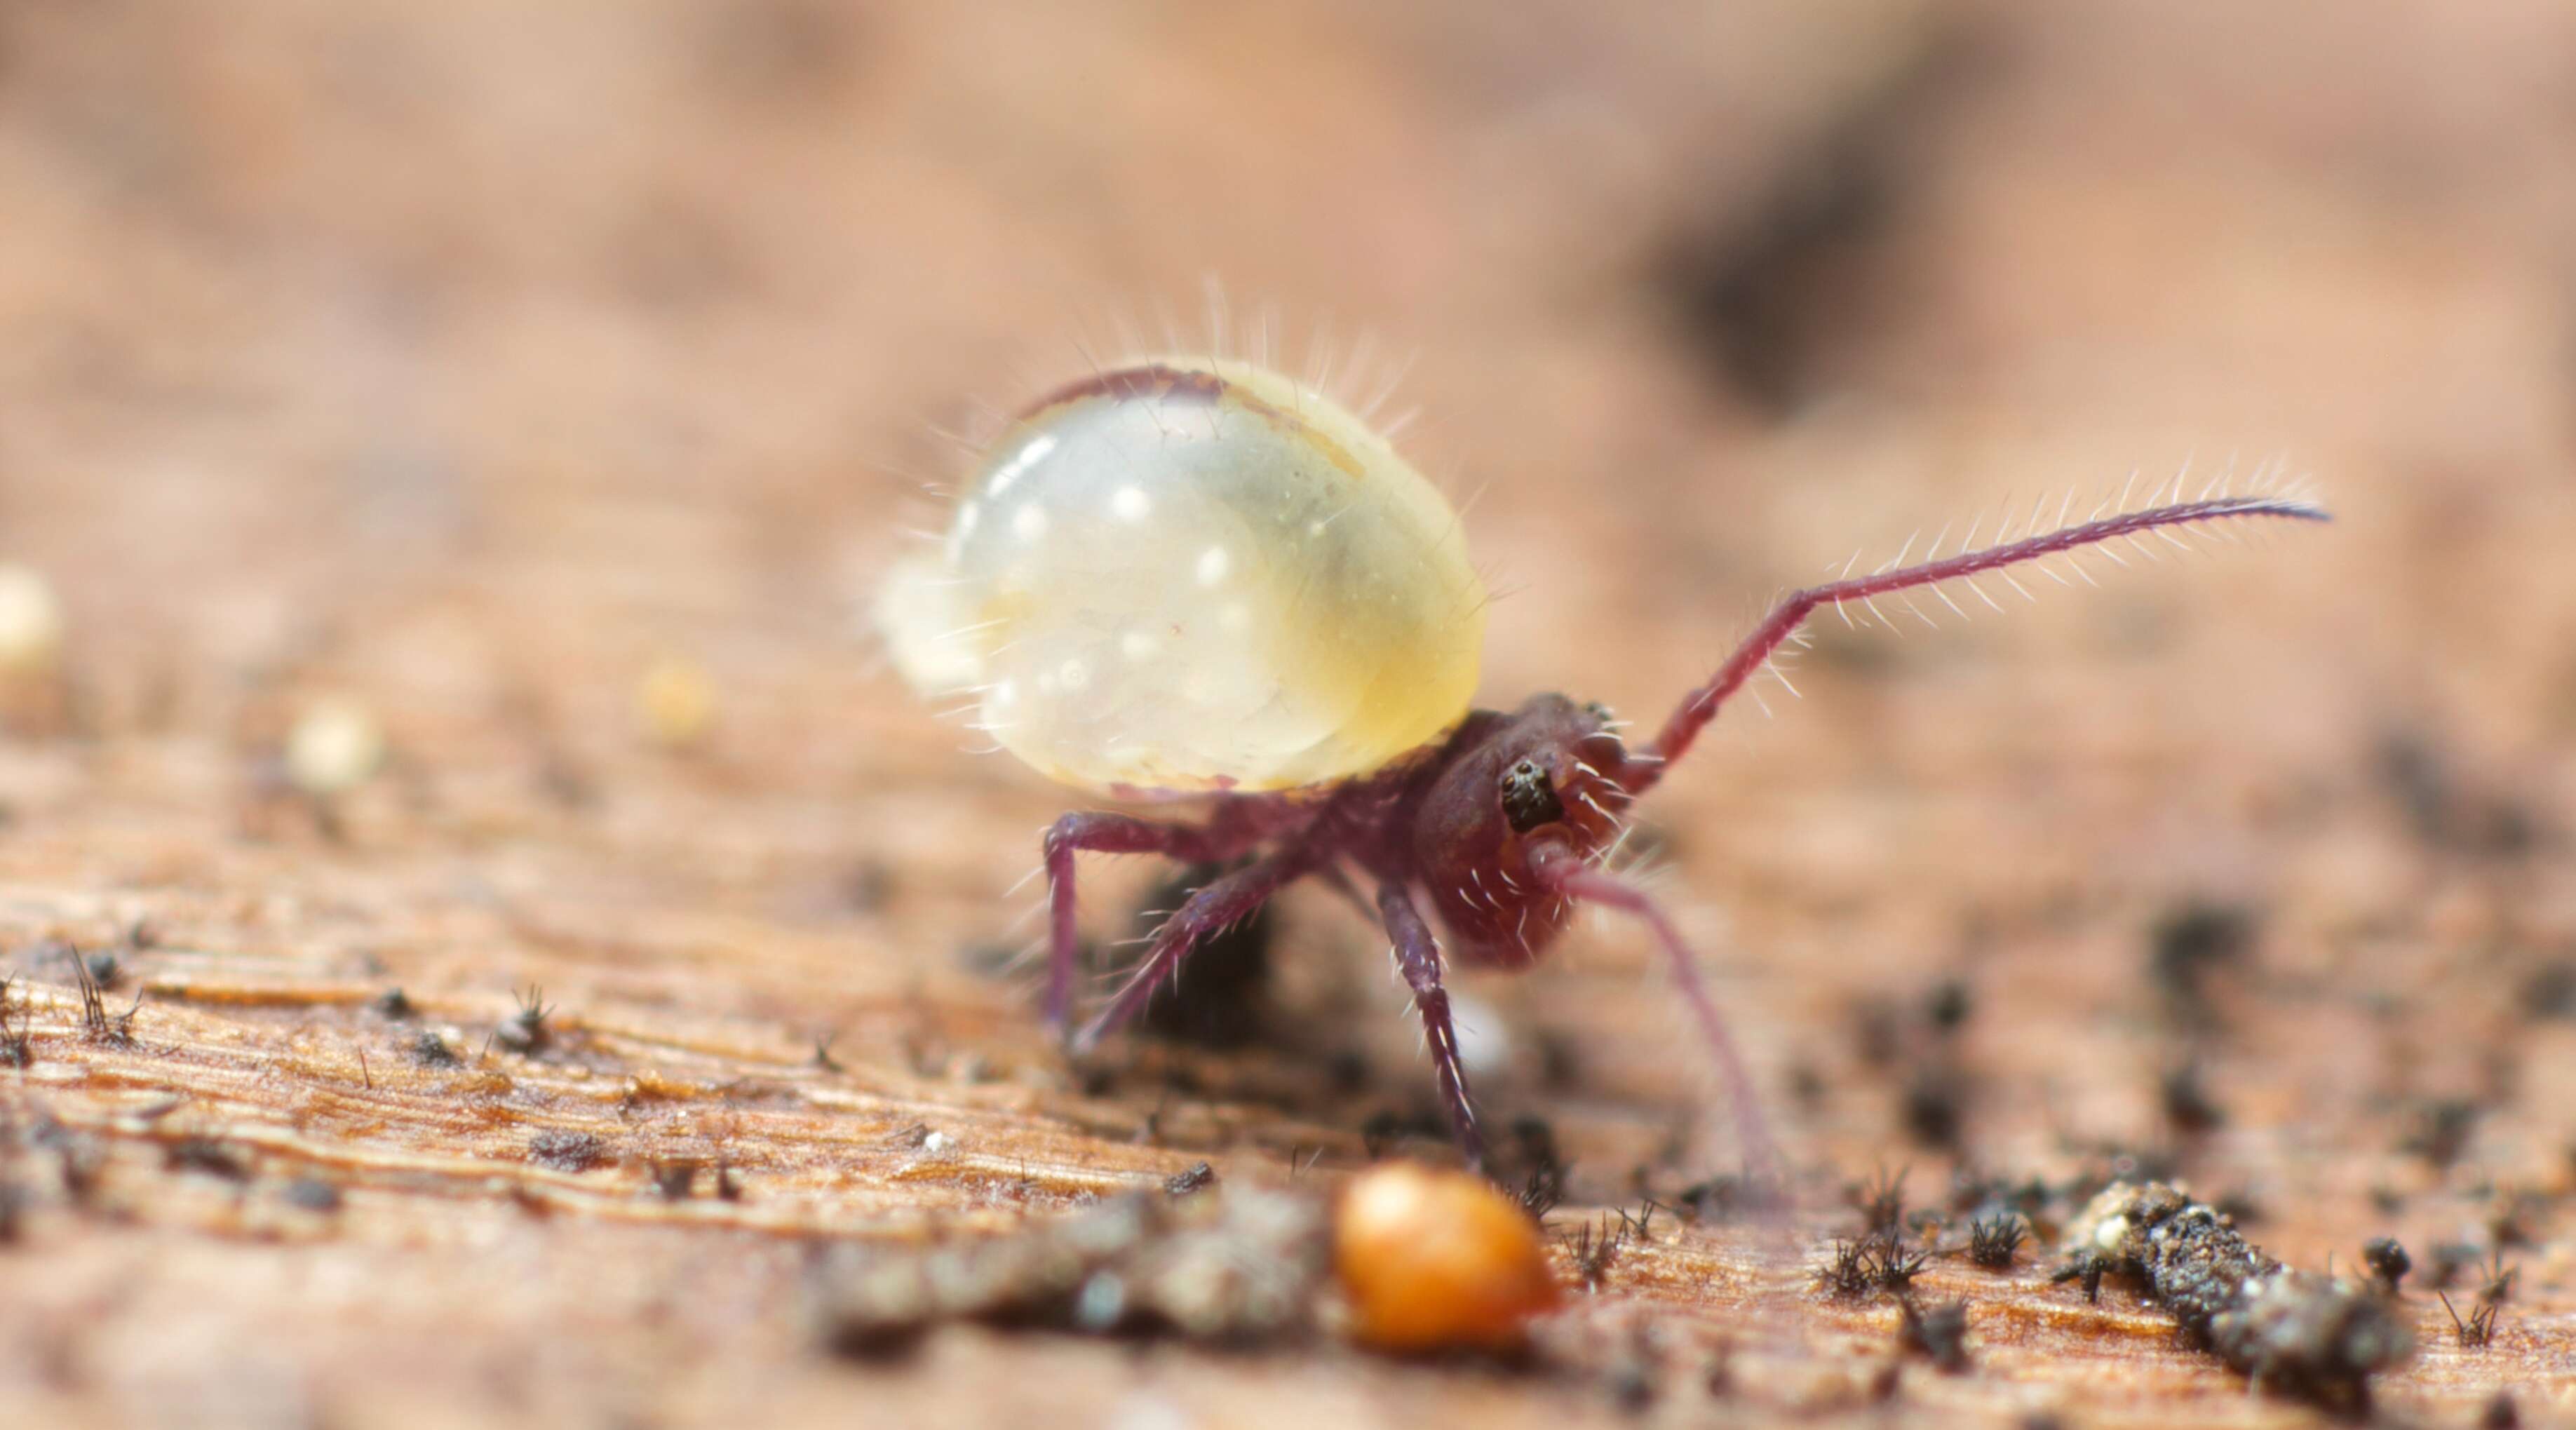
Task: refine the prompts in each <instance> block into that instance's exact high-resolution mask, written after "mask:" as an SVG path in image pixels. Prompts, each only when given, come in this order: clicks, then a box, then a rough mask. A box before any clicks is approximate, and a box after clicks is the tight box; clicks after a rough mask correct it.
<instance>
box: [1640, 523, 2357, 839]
mask: <svg viewBox="0 0 2576 1430" xmlns="http://www.w3.org/2000/svg"><path fill="white" fill-rule="evenodd" d="M2171 486H2172V487H2173V488H2175V489H2176V490H2177V492H2178V491H2179V488H2180V486H2181V477H2180V475H2179V474H2177V476H2176V477H2175V478H2174V479H2173V480H2172V482H2171ZM2151 499H2152V498H2151ZM2105 505H2106V506H2108V505H2109V504H2108V503H2106V504H2105ZM2040 510H2041V509H2040V508H2036V507H2035V508H2033V510H2032V514H2031V516H2030V518H2029V520H2030V521H2031V522H2032V524H2033V525H2036V524H2037V522H2038V520H2039V511H2040ZM2067 510H2068V506H2067V505H2065V504H2061V506H2060V509H2059V519H2060V520H2061V521H2062V520H2063V519H2064V515H2065V513H2066V511H2067ZM2101 511H2102V508H2097V509H2096V512H2095V515H2094V516H2093V517H2092V518H2090V519H2088V520H2085V521H2080V522H2077V523H2075V524H2073V525H2071V526H2069V525H2060V526H2058V527H2057V528H2056V529H2055V530H2052V531H2047V532H2042V533H2040V534H2038V535H2035V536H2024V537H2022V538H2020V539H2019V540H2014V541H2005V542H2002V543H2000V544H1997V545H1994V546H1988V547H1984V548H1982V549H1980V550H1976V551H1961V552H1959V553H1958V554H1955V555H1952V556H1948V557H1941V558H1938V559H1934V560H1928V561H1922V562H1918V563H1916V564H1915V565H1912V566H1898V565H1895V564H1894V563H1892V562H1891V563H1890V564H1889V565H1887V566H1883V567H1881V568H1879V569H1878V570H1876V571H1874V572H1871V573H1869V574H1867V575H1863V576H1853V575H1850V574H1849V572H1850V569H1851V567H1852V565H1854V564H1856V563H1857V562H1858V560H1859V558H1858V557H1857V556H1855V557H1854V558H1853V560H1852V561H1850V562H1846V563H1844V567H1843V570H1844V573H1845V574H1844V575H1843V576H1842V577H1840V578H1839V579H1836V580H1833V581H1828V582H1826V583H1825V584H1824V585H1821V586H1810V587H1808V588H1806V589H1805V590H1803V591H1793V592H1791V593H1790V594H1788V595H1787V596H1784V597H1782V598H1781V599H1780V602H1779V604H1777V605H1775V606H1773V607H1772V608H1771V614H1769V615H1768V616H1765V617H1763V619H1762V623H1761V624H1760V625H1758V626H1755V627H1754V628H1753V633H1752V634H1751V635H1749V636H1746V637H1745V638H1744V642H1743V644H1741V645H1739V646H1737V647H1736V648H1735V653H1734V654H1732V655H1730V656H1728V657H1727V658H1726V661H1725V663H1724V664H1722V665H1720V666H1719V667H1718V668H1717V674H1716V675H1714V676H1712V677H1710V679H1709V682H1708V683H1707V684H1706V685H1703V686H1701V687H1700V688H1699V689H1697V690H1694V691H1692V692H1691V693H1690V695H1689V696H1688V697H1686V698H1685V699H1684V700H1683V701H1682V703H1681V705H1680V707H1679V708H1677V709H1675V710H1674V711H1673V713H1672V715H1671V717H1670V718H1669V719H1667V720H1665V722H1664V727H1663V729H1662V730H1660V731H1658V732H1657V733H1656V735H1655V738H1654V740H1653V741H1652V742H1651V743H1650V744H1648V745H1647V746H1646V747H1645V748H1644V749H1642V750H1639V751H1637V752H1635V753H1633V754H1631V755H1630V756H1629V757H1628V761H1627V763H1626V765H1624V766H1623V767H1622V768H1621V770H1620V776H1619V784H1620V786H1621V787H1622V788H1624V789H1626V790H1627V791H1628V792H1629V793H1631V794H1643V793H1645V792H1646V791H1647V790H1648V789H1650V788H1652V787H1653V786H1654V784H1655V783H1656V781H1658V780H1660V779H1662V778H1663V774H1664V771H1665V770H1666V769H1667V768H1668V767H1669V766H1670V765H1671V764H1672V762H1673V761H1675V760H1678V759H1680V758H1681V757H1682V756H1683V755H1684V754H1686V753H1687V752H1688V751H1689V750H1690V747H1691V742H1692V741H1693V740H1695V739H1697V738H1698V737H1699V732H1700V731H1701V730H1702V729H1704V728H1706V727H1707V725H1708V722H1709V721H1710V720H1712V719H1714V718H1716V716H1717V711H1718V707H1719V706H1721V705H1723V704H1725V703H1726V698H1727V697H1728V696H1730V695H1733V694H1734V693H1735V692H1736V691H1737V690H1739V689H1741V688H1743V686H1744V683H1745V682H1746V681H1747V680H1749V679H1751V678H1752V677H1753V676H1754V675H1755V674H1756V673H1758V672H1760V671H1761V670H1763V669H1764V668H1765V667H1766V666H1768V665H1769V663H1770V660H1771V657H1772V655H1773V653H1775V652H1776V651H1778V650H1779V648H1780V645H1781V643H1782V642H1784V641H1786V640H1788V639H1789V638H1790V636H1791V635H1792V634H1793V633H1794V632H1796V630H1797V629H1798V627H1799V626H1800V625H1802V624H1804V623H1805V621H1806V619H1807V617H1809V616H1811V615H1813V614H1815V612H1817V611H1818V610H1821V609H1823V608H1825V607H1832V608H1834V609H1835V610H1838V611H1841V612H1843V614H1844V618H1845V619H1846V620H1848V619H1850V618H1851V616H1852V615H1853V613H1854V612H1853V608H1855V607H1857V608H1859V610H1860V612H1863V613H1865V618H1871V617H1874V618H1875V619H1877V620H1878V621H1880V622H1882V623H1884V624H1887V625H1889V626H1890V627H1891V628H1892V627H1893V626H1894V624H1895V623H1894V621H1893V620H1892V619H1891V618H1890V617H1889V616H1888V615H1887V613H1886V612H1885V611H1883V610H1881V609H1880V608H1879V606H1878V605H1877V598H1878V597H1881V596H1896V597H1897V598H1898V599H1899V601H1900V602H1902V603H1904V604H1905V605H1906V606H1907V607H1908V608H1909V609H1913V614H1915V615H1916V616H1920V617H1922V618H1923V619H1924V620H1925V622H1926V623H1927V624H1928V623H1929V622H1930V619H1931V618H1930V617H1929V616H1926V615H1924V613H1923V612H1922V611H1921V610H1920V609H1916V608H1913V607H1912V602H1911V600H1910V598H1907V597H1905V596H1903V595H1902V594H1901V593H1903V592H1905V591H1908V590H1911V589H1913V588H1915V587H1920V586H1938V585H1939V584H1940V583H1942V582H1945V581H1958V582H1963V583H1966V584H1967V585H1968V586H1969V587H1970V589H1972V590H1975V591H1976V592H1977V594H1979V595H1980V596H1983V595H1984V594H1985V592H1984V590H1983V589H1982V588H1980V587H1977V586H1976V585H1975V578H1976V577H1977V576H1979V575H1981V574H1983V573H1985V572H1988V571H1993V572H1997V573H2002V572H2003V571H2004V570H2005V568H2007V567H2012V566H2020V565H2023V564H2026V563H2037V562H2044V561H2045V560H2046V559H2047V558H2049V557H2052V556H2059V555H2066V556H2068V557H2069V560H2070V561H2072V560H2073V553H2076V552H2079V551H2083V550H2087V549H2093V550H2098V551H2099V552H2100V553H2101V554H2102V555H2104V556H2107V557H2109V558H2110V559H2111V560H2112V561H2114V562H2116V563H2118V564H2120V565H2123V566H2125V565H2127V564H2128V562H2127V561H2126V560H2125V559H2123V558H2122V557H2121V555H2120V553H2119V552H2118V551H2117V550H2116V549H2114V544H2125V545H2128V546H2130V547H2131V548H2132V552H2133V554H2138V555H2144V556H2149V557H2152V556H2153V555H2154V554H2155V547H2154V546H2153V545H2152V544H2150V543H2149V542H2148V541H2147V540H2146V539H2145V538H2149V537H2153V538H2155V539H2157V540H2159V541H2163V542H2166V543H2170V544H2172V545H2174V546H2176V547H2178V548H2181V549H2184V550H2188V549H2190V548H2189V547H2188V546H2187V545H2185V543H2184V542H2182V541H2181V540H2180V539H2179V538H2178V537H2177V536H2176V535H2175V534H2174V533H2175V531H2176V530H2177V529H2184V530H2188V529H2192V528H2212V527H2216V526H2219V525H2221V524H2230V523H2235V522H2240V521H2244V520H2248V519H2252V518H2259V517H2274V518H2284V519H2288V520H2293V521H2326V520H2329V519H2330V518H2329V517H2328V515H2327V513H2326V510H2325V508H2323V507H2321V506H2318V505H2317V504H2316V503H2314V502H2312V501H2309V500H2307V499H2306V498H2305V497H2304V496H2301V495H2299V494H2297V493H2294V492H2293V493H2275V494H2262V495H2250V496H2217V497H2209V496H2204V497H2201V498H2199V499H2196V500H2192V501H2180V502H2170V503H2168V504H2166V505H2163V506H2147V507H2144V508H2141V509H2139V510H2136V511H2127V512H2120V513H2118V514H2116V515H2110V516H2104V515H2101ZM2009 521H2010V519H2009V518H2007V522H2008V523H2009ZM2005 529H2006V530H2007V531H2008V530H2009V529H2010V528H2009V525H2007V527H2006V528H2005ZM1920 535H1921V533H1920V532H1917V533H1916V536H1917V537H1919V536H1920ZM1972 535H1973V532H1972ZM1941 540H1942V538H1941V537H1935V538H1933V541H1934V546H1933V549H1934V550H1935V551H1937V550H1938V549H1939V543H1940V541H1941ZM1913 545H1914V542H1913V540H1912V539H1909V540H1908V541H1907V542H1906V550H1905V551H1901V552H1899V553H1898V554H1897V558H1896V559H1897V560H1898V561H1902V560H1903V559H1904V558H1905V556H1906V555H1908V554H1910V553H1911V551H1912V549H1913ZM2037 569H2039V570H2041V571H2044V572H2047V573H2048V574H2050V575H2051V576H2055V575H2056V573H2055V572H2054V571H2053V570H2051V569H2050V568H2049V567H2047V566H2045V565H2041V566H2039V567H2038V568H2037ZM2075 570H2076V572H2077V574H2079V575H2082V576H2084V577H2085V579H2087V580H2091V579H2092V578H2091V576H2090V575H2089V573H2086V572H2085V571H2084V568H2083V566H2082V565H2081V564H2077V565H2076V566H2075ZM2000 579H2006V580H2009V579H2010V578H2009V577H2000ZM2061 579H2062V578H2061ZM2025 594H2027V593H2025ZM1988 601H1989V604H1991V603H1992V598H1991V597H1989V598H1988ZM1953 609H1954V610H1955V609H1957V608H1956V606H1955V605H1954V606H1953ZM1963 614H1964V613H1963Z"/></svg>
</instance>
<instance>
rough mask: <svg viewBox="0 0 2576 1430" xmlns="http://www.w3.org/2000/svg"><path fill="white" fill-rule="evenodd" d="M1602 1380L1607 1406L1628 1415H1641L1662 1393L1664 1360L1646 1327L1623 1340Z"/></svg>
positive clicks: (1643, 1326) (1636, 1329)
mask: <svg viewBox="0 0 2576 1430" xmlns="http://www.w3.org/2000/svg"><path fill="white" fill-rule="evenodd" d="M1601 1380H1602V1385H1603V1387H1604V1388H1605V1389H1607V1390H1608V1391H1609V1392H1610V1403H1611V1404H1612V1405H1614V1406H1616V1407H1618V1409H1619V1410H1620V1412H1621V1413H1623V1414H1627V1415H1643V1414H1644V1413H1645V1412H1646V1410H1647V1409H1648V1408H1649V1407H1650V1406H1652V1405H1653V1404H1654V1403H1655V1399H1656V1397H1657V1396H1659V1395H1661V1394H1662V1393H1663V1381H1664V1359H1663V1356H1662V1354H1661V1352H1660V1350H1659V1349H1658V1347H1657V1346H1656V1344H1655V1337H1654V1335H1653V1334H1652V1332H1651V1331H1650V1330H1649V1329H1648V1327H1647V1325H1646V1324H1645V1323H1643V1322H1640V1323H1638V1325H1637V1326H1636V1328H1635V1330H1634V1332H1633V1333H1632V1334H1630V1335H1629V1336H1627V1337H1626V1338H1625V1340H1624V1341H1623V1343H1622V1344H1621V1346H1620V1349H1619V1351H1618V1353H1617V1354H1616V1355H1614V1356H1612V1357H1611V1360H1610V1364H1609V1366H1608V1368H1607V1369H1606V1370H1604V1372H1603V1373H1602V1377H1601Z"/></svg>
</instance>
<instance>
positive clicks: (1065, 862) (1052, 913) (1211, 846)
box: [1045, 812, 1260, 1028]
mask: <svg viewBox="0 0 2576 1430" xmlns="http://www.w3.org/2000/svg"><path fill="white" fill-rule="evenodd" d="M1259 841H1260V835H1259V833H1258V832H1257V831H1253V830H1247V829H1241V828H1231V829H1230V828H1227V827H1226V821H1225V820H1223V819H1222V818H1220V819H1217V820H1215V821H1212V822H1211V823H1210V824H1209V825H1208V827H1206V828H1204V829H1202V828H1199V827H1197V826H1195V825H1188V824H1166V823H1160V822H1157V821H1155V820H1150V819H1134V818H1130V817H1129V816H1127V815H1123V814H1099V813H1088V812H1086V813H1077V814H1068V815H1066V816H1064V817H1063V818H1062V819H1059V820H1057V821H1056V822H1055V823H1054V824H1053V825H1051V826H1049V827H1048V829H1047V832H1046V844H1045V849H1046V875H1047V912H1048V923H1047V991H1046V1020H1047V1022H1048V1024H1049V1025H1051V1026H1053V1027H1056V1028H1062V1027H1063V1026H1064V1025H1065V1022H1066V1020H1067V1018H1068V1017H1069V1016H1070V1015H1071V1014H1072V1011H1073V977H1074V973H1075V972H1076V970H1077V969H1078V968H1079V967H1080V966H1081V963H1082V942H1081V940H1080V939H1079V938H1078V937H1077V936H1076V935H1075V933H1074V927H1073V913H1074V898H1073V856H1074V855H1075V854H1077V853H1092V854H1160V855H1162V856H1164V857H1165V858H1169V859H1178V860H1181V861H1183V862H1185V863H1191V864H1208V863H1222V862H1224V861H1226V860H1231V859H1238V858H1241V857H1242V856H1243V855H1245V854H1247V853H1250V852H1251V850H1252V848H1253V846H1254V845H1255V844H1257V843H1259Z"/></svg>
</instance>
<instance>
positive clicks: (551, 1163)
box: [528, 1129, 608, 1172]
mask: <svg viewBox="0 0 2576 1430" xmlns="http://www.w3.org/2000/svg"><path fill="white" fill-rule="evenodd" d="M528 1160H529V1161H531V1162H536V1163H539V1164H541V1165H543V1166H547V1167H552V1168H554V1169H555V1170H556V1171H558V1172H587V1171H589V1170H590V1169H591V1168H593V1167H596V1166H598V1165H599V1164H600V1163H602V1162H605V1161H607V1160H608V1144H607V1143H605V1142H602V1141H600V1140H599V1136H598V1134H596V1133H592V1132H571V1131H564V1130H561V1129H558V1130H556V1131H552V1132H540V1133H538V1134H537V1135H536V1136H534V1137H531V1138H529V1139H528Z"/></svg>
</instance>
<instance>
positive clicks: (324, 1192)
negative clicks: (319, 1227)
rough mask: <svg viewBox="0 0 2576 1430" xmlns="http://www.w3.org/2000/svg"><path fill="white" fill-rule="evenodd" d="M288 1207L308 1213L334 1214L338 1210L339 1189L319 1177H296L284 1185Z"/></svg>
mask: <svg viewBox="0 0 2576 1430" xmlns="http://www.w3.org/2000/svg"><path fill="white" fill-rule="evenodd" d="M286 1201H287V1205H289V1206H296V1207H302V1208H303V1209H304V1210H306V1211H309V1212H326V1213H327V1212H336V1211H338V1210H339V1209H340V1201H341V1195H340V1189H339V1188H338V1187H337V1186H335V1185H333V1184H332V1183H330V1182H326V1181H324V1180H322V1179H321V1178H320V1177H298V1178H296V1179H295V1180H294V1181H292V1182H289V1183H287V1184H286Z"/></svg>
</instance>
